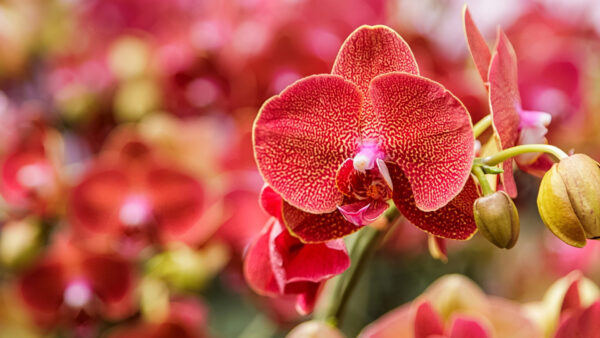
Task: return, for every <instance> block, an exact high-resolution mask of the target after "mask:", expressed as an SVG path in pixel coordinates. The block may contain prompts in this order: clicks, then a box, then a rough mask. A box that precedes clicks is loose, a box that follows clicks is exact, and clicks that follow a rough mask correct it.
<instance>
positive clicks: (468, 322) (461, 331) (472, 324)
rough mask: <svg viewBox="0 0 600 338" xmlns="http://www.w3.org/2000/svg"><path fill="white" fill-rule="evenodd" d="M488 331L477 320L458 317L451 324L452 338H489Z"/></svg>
mask: <svg viewBox="0 0 600 338" xmlns="http://www.w3.org/2000/svg"><path fill="white" fill-rule="evenodd" d="M488 337H491V336H490V334H489V333H488V331H487V330H486V329H485V328H483V326H481V324H479V323H478V322H477V321H476V320H474V319H471V318H467V317H456V318H455V319H454V320H453V321H452V325H451V326H450V338H488Z"/></svg>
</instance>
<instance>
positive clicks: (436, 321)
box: [414, 301, 444, 338]
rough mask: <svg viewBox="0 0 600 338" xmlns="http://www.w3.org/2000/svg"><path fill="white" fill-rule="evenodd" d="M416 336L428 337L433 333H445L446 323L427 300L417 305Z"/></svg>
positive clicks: (418, 337)
mask: <svg viewBox="0 0 600 338" xmlns="http://www.w3.org/2000/svg"><path fill="white" fill-rule="evenodd" d="M414 323H415V324H414V325H415V326H414V337H415V338H428V337H430V336H432V335H441V336H443V335H444V323H442V319H441V318H440V315H439V314H438V313H437V312H436V311H435V309H434V308H433V306H431V303H429V302H427V301H425V302H423V303H421V304H420V305H419V306H418V307H417V311H416V313H415V322H414Z"/></svg>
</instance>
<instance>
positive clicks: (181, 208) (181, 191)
mask: <svg viewBox="0 0 600 338" xmlns="http://www.w3.org/2000/svg"><path fill="white" fill-rule="evenodd" d="M146 180H147V181H146V185H147V189H148V191H149V193H150V194H151V195H152V206H153V209H154V210H153V211H154V216H155V217H156V221H157V223H158V226H159V228H160V230H161V231H165V232H168V233H171V234H175V235H177V234H181V233H184V232H186V231H188V230H189V229H190V228H191V227H194V226H202V224H198V221H199V220H200V218H201V217H202V213H203V211H204V209H203V208H204V189H203V187H202V185H201V184H200V182H198V181H197V180H196V179H195V178H193V177H191V176H189V175H187V174H185V173H182V172H179V171H177V170H174V169H170V168H158V169H153V170H151V171H149V172H148V175H147V177H146Z"/></svg>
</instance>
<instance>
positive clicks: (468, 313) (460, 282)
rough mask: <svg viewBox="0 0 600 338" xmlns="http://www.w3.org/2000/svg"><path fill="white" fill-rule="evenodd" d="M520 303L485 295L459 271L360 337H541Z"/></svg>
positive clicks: (446, 277) (374, 324)
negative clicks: (458, 273) (459, 273)
mask: <svg viewBox="0 0 600 338" xmlns="http://www.w3.org/2000/svg"><path fill="white" fill-rule="evenodd" d="M541 336H542V335H541V333H540V331H539V329H538V328H537V327H536V326H535V325H534V323H533V322H532V321H531V320H530V319H529V318H527V317H526V316H525V314H524V311H523V310H522V308H521V307H520V305H518V304H516V303H513V302H510V301H508V300H504V299H500V298H497V297H490V296H486V295H485V294H484V293H483V292H482V291H481V289H479V287H478V286H477V285H475V284H474V283H473V282H472V281H470V280H468V279H467V278H465V277H464V276H461V275H446V276H443V277H441V278H440V279H438V280H437V281H436V282H434V283H433V284H432V285H431V286H429V287H428V288H427V290H425V292H424V293H423V294H422V295H421V296H419V297H418V298H417V299H416V300H415V301H414V302H413V303H412V304H405V305H403V306H400V307H399V308H397V309H395V310H392V311H390V312H389V313H387V314H385V315H384V316H383V317H381V318H379V319H378V320H376V321H375V322H373V323H371V324H370V325H369V326H367V327H366V328H365V329H363V331H362V332H361V333H360V335H359V337H360V338H388V337H389V338H391V337H414V338H425V337H432V338H433V337H452V338H454V337H456V338H458V337H475V338H484V337H511V338H516V337H519V338H534V337H536V338H537V337H541Z"/></svg>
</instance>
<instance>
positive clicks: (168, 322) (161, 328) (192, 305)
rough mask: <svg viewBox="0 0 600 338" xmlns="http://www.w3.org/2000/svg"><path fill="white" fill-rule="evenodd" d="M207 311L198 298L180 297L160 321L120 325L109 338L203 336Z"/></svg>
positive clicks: (186, 337)
mask: <svg viewBox="0 0 600 338" xmlns="http://www.w3.org/2000/svg"><path fill="white" fill-rule="evenodd" d="M207 312H208V310H207V309H206V307H205V305H204V304H202V303H201V302H199V301H198V300H197V299H191V298H190V299H178V300H172V301H171V302H170V303H169V312H168V315H166V316H165V318H164V319H163V320H161V321H158V322H143V323H138V324H135V325H131V326H128V327H127V326H126V327H119V328H117V329H115V330H113V331H112V332H110V334H109V335H108V337H109V338H203V337H208V334H207V332H206V325H207Z"/></svg>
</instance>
